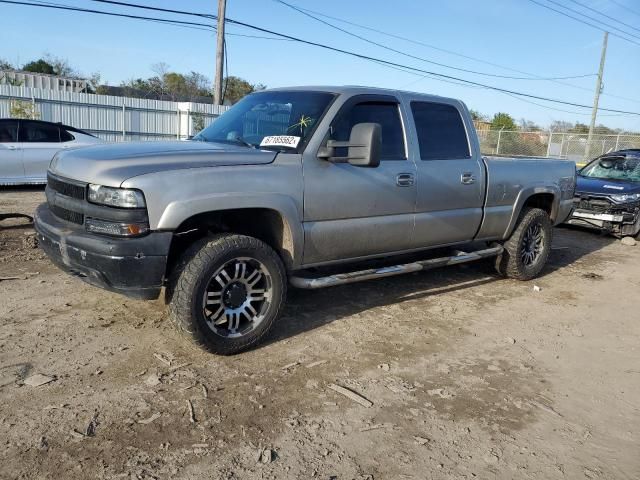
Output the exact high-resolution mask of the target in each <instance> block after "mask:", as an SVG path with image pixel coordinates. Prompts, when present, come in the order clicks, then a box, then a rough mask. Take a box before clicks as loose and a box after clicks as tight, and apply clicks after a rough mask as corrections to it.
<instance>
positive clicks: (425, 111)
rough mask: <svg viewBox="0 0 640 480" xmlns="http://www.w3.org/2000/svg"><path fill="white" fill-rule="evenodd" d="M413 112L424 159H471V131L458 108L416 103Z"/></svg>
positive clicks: (438, 104)
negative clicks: (466, 126)
mask: <svg viewBox="0 0 640 480" xmlns="http://www.w3.org/2000/svg"><path fill="white" fill-rule="evenodd" d="M411 113H412V115H413V121H414V124H415V126H416V132H417V134H418V146H419V148H420V159H422V160H450V159H461V158H471V150H470V148H469V138H468V136H467V130H466V128H465V126H464V122H463V120H462V115H461V114H460V111H459V110H458V109H457V108H456V107H454V106H453V105H448V104H445V103H435V102H419V101H413V102H411Z"/></svg>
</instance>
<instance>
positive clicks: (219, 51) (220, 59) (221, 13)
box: [213, 0, 227, 105]
mask: <svg viewBox="0 0 640 480" xmlns="http://www.w3.org/2000/svg"><path fill="white" fill-rule="evenodd" d="M226 9H227V0H218V44H217V47H216V78H215V82H214V85H213V103H214V105H222V101H223V98H222V82H223V78H222V76H223V65H224V55H225V51H224V19H225V11H226Z"/></svg>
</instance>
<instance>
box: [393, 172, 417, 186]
mask: <svg viewBox="0 0 640 480" xmlns="http://www.w3.org/2000/svg"><path fill="white" fill-rule="evenodd" d="M414 181H415V178H414V177H413V174H412V173H399V174H398V175H397V176H396V185H397V186H398V187H410V186H412V185H413V183H414Z"/></svg>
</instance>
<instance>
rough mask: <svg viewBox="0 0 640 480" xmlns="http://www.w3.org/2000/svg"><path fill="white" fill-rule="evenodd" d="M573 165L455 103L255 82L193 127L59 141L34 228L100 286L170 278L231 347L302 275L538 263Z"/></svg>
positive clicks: (564, 205)
mask: <svg viewBox="0 0 640 480" xmlns="http://www.w3.org/2000/svg"><path fill="white" fill-rule="evenodd" d="M575 176H576V174H575V166H574V164H573V163H572V162H568V161H561V160H533V159H509V158H483V157H482V156H481V154H480V146H479V142H478V138H477V136H476V133H475V129H474V126H473V123H472V120H471V117H470V115H469V111H468V110H467V108H466V106H465V105H464V103H462V102H460V101H458V100H454V99H449V98H443V97H438V96H432V95H424V94H418V93H410V92H402V91H395V90H384V89H375V88H366V87H295V88H282V89H273V90H267V91H261V92H258V93H254V94H251V95H249V96H247V97H245V98H244V99H243V100H241V101H240V102H238V103H237V104H236V105H234V106H233V107H232V108H231V109H230V110H228V111H227V112H225V113H224V114H223V115H222V116H220V117H219V118H218V119H216V120H215V121H214V122H213V123H212V124H211V125H210V126H208V127H207V128H205V129H204V130H203V131H202V132H200V133H199V134H198V135H196V136H195V137H194V139H193V140H191V141H183V142H180V141H176V142H148V143H126V144H112V145H102V146H95V147H87V148H84V149H78V150H73V151H66V152H61V153H59V154H58V155H56V156H55V157H54V159H53V160H52V162H51V165H50V167H49V171H48V185H47V188H46V197H47V203H46V204H43V205H40V206H39V207H38V209H37V212H36V216H35V228H36V231H37V235H38V238H39V243H40V245H41V247H42V248H43V249H44V250H45V252H46V253H47V254H48V256H49V257H50V258H51V260H53V262H54V263H56V264H57V265H59V266H60V267H61V268H63V269H65V270H66V271H68V272H70V273H72V274H74V275H77V276H79V277H81V278H82V279H84V280H85V281H87V282H88V283H90V284H93V285H96V286H99V287H102V288H105V289H107V290H111V291H115V292H120V293H123V294H125V295H129V296H131V297H137V298H143V299H154V298H157V297H159V295H160V294H161V290H162V288H163V287H166V289H165V292H164V296H165V300H166V302H167V303H168V305H169V317H170V318H171V319H172V320H173V322H175V324H176V325H177V327H178V328H179V330H181V331H182V332H183V333H185V334H186V335H188V336H189V337H190V338H191V339H192V340H193V341H194V342H196V343H198V344H200V345H202V346H204V347H206V348H208V349H209V350H210V351H212V352H214V353H217V354H232V353H236V352H239V351H242V350H244V349H247V348H249V347H252V346H254V345H256V344H257V343H258V342H259V341H260V340H261V339H262V338H263V337H264V336H265V334H266V333H267V332H268V331H269V329H270V328H271V327H272V326H273V325H274V323H275V322H276V320H277V318H278V316H279V314H280V313H281V311H282V309H283V305H284V302H285V296H286V291H287V285H288V284H291V285H292V286H294V287H298V288H311V289H313V288H320V287H329V286H335V285H341V284H346V283H351V282H356V281H360V280H369V279H374V278H379V277H388V276H391V275H397V274H400V273H406V272H416V271H420V270H426V269H429V268H434V267H440V266H444V265H453V264H459V263H463V262H468V261H471V260H477V259H481V258H487V257H495V265H496V268H497V270H498V272H500V273H501V274H503V275H505V276H508V277H511V278H515V279H520V280H527V279H531V278H533V277H535V276H536V275H538V274H539V273H540V271H541V270H542V268H543V267H544V265H545V263H546V262H547V258H548V256H549V252H550V248H551V240H552V227H553V226H554V225H556V224H558V223H562V222H564V221H565V220H566V219H567V217H568V216H569V214H570V213H571V210H572V205H573V196H574V188H575ZM463 246H464V247H463ZM443 251H444V252H445V253H442V252H443ZM416 252H425V253H424V258H422V256H421V258H419V259H416V258H415V254H416ZM411 255H414V256H413V259H412V260H411V261H407V260H406V259H407V257H408V256H411ZM381 258H383V259H385V260H384V261H383V262H381V263H379V264H376V263H375V262H376V261H379V260H373V259H381ZM401 260H404V261H401ZM371 265H374V266H371ZM364 266H366V268H364Z"/></svg>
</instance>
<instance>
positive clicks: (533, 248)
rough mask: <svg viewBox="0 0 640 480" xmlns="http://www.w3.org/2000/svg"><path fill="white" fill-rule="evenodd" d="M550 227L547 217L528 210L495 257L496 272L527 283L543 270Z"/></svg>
mask: <svg viewBox="0 0 640 480" xmlns="http://www.w3.org/2000/svg"><path fill="white" fill-rule="evenodd" d="M552 235H553V227H552V225H551V219H550V218H549V214H548V213H547V212H545V211H544V210H541V209H539V208H527V209H525V210H523V212H522V214H521V215H520V219H519V221H518V224H517V225H516V228H515V230H514V231H513V233H512V234H511V237H509V239H508V240H507V241H506V242H505V243H504V245H503V246H504V251H503V252H502V254H500V255H499V256H498V257H497V258H496V270H497V271H498V273H500V274H501V275H504V276H506V277H509V278H515V279H517V280H530V279H532V278H534V277H536V276H538V274H539V273H540V272H541V271H542V269H543V268H544V266H545V265H546V263H547V260H548V259H549V254H550V253H551V239H552Z"/></svg>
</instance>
